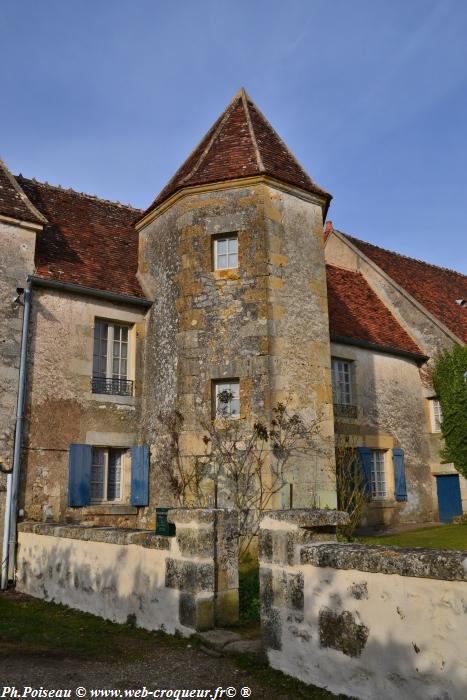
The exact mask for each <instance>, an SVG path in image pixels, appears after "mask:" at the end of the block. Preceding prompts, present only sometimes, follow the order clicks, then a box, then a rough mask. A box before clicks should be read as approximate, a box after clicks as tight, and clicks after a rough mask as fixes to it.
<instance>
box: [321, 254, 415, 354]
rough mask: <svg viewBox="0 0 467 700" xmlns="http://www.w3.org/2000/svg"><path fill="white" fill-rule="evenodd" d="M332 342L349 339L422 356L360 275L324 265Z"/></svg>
mask: <svg viewBox="0 0 467 700" xmlns="http://www.w3.org/2000/svg"><path fill="white" fill-rule="evenodd" d="M326 276H327V286H328V307H329V328H330V332H331V339H332V338H333V337H334V339H336V340H337V339H345V338H347V339H350V340H356V341H363V342H364V343H371V344H373V345H377V346H380V347H384V348H387V349H388V351H389V352H390V351H391V350H396V351H399V352H404V353H411V354H414V355H419V356H422V351H421V350H420V348H419V347H418V345H417V344H416V343H415V342H414V341H413V340H412V338H410V336H409V335H408V334H407V333H406V331H405V330H404V329H403V328H402V326H401V325H400V324H399V323H398V321H397V319H396V318H395V317H394V316H393V315H392V313H391V312H390V311H389V309H388V308H387V307H386V306H385V305H384V304H383V302H382V301H381V299H380V298H379V297H378V296H377V295H376V294H375V292H374V291H373V290H372V289H371V287H370V286H369V284H368V283H367V281H366V280H365V278H364V277H363V275H362V274H361V273H360V272H354V271H352V270H346V269H344V268H341V267H335V266H334V265H326Z"/></svg>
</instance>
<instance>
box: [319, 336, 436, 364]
mask: <svg viewBox="0 0 467 700" xmlns="http://www.w3.org/2000/svg"><path fill="white" fill-rule="evenodd" d="M331 343H341V344H342V345H353V346H355V347H357V348H364V349H365V350H374V351H375V352H384V353H386V355H396V356H398V357H406V358H408V359H409V360H413V361H414V362H417V363H420V364H421V363H422V362H426V361H427V360H429V359H430V358H429V357H428V355H423V354H422V353H416V352H410V350H399V349H397V348H391V347H389V346H388V345H379V343H370V341H368V340H357V339H356V338H347V336H345V335H334V334H333V333H332V334H331Z"/></svg>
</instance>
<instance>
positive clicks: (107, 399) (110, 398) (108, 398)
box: [91, 394, 137, 406]
mask: <svg viewBox="0 0 467 700" xmlns="http://www.w3.org/2000/svg"><path fill="white" fill-rule="evenodd" d="M91 399H92V400H94V401H100V402H101V403H102V402H104V403H119V404H121V405H122V406H136V403H137V399H136V397H135V396H120V394H91Z"/></svg>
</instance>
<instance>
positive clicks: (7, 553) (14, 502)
mask: <svg viewBox="0 0 467 700" xmlns="http://www.w3.org/2000/svg"><path fill="white" fill-rule="evenodd" d="M31 289H32V281H31V280H30V279H29V278H28V281H27V285H26V289H25V290H24V312H23V330H22V333H21V356H20V363H19V385H18V401H17V404H16V427H15V447H14V452H13V469H12V473H11V474H8V479H7V492H6V504H5V526H4V531H3V553H2V580H1V587H2V589H5V588H6V587H7V585H8V579H13V578H14V575H15V565H16V524H17V511H18V489H19V476H20V470H21V447H22V443H23V422H24V395H25V390H26V360H27V354H28V332H29V316H30V311H31Z"/></svg>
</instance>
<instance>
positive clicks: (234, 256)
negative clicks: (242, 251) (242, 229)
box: [213, 233, 238, 270]
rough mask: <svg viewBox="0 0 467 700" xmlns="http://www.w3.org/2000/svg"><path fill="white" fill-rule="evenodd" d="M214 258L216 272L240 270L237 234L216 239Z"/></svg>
mask: <svg viewBox="0 0 467 700" xmlns="http://www.w3.org/2000/svg"><path fill="white" fill-rule="evenodd" d="M213 258H214V269H215V270H234V269H236V268H238V237H237V234H236V233H234V234H229V235H226V236H221V237H219V238H215V239H214V251H213Z"/></svg>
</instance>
